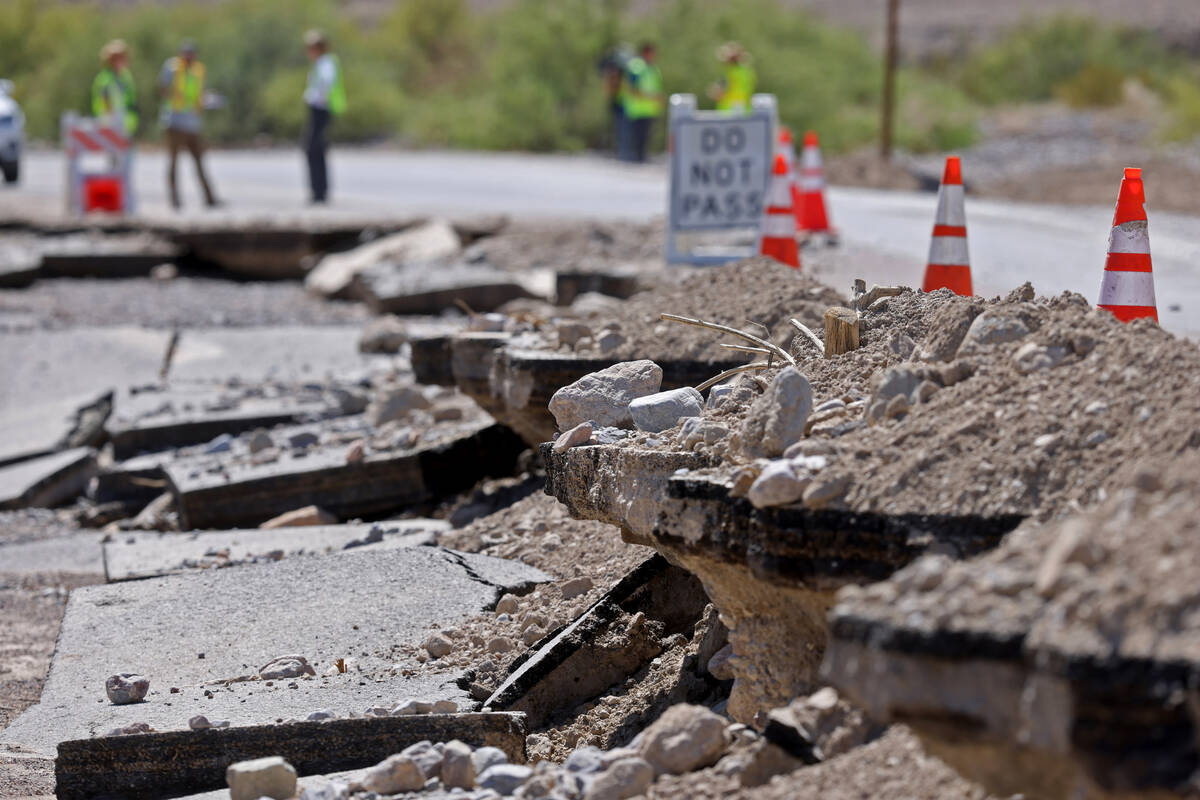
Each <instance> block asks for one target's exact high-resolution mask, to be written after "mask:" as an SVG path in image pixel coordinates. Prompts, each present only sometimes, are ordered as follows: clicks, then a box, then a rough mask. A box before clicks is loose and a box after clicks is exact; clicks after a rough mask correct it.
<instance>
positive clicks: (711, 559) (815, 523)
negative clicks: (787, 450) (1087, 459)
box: [541, 444, 1021, 724]
mask: <svg viewBox="0 0 1200 800" xmlns="http://www.w3.org/2000/svg"><path fill="white" fill-rule="evenodd" d="M541 452H542V457H543V459H544V461H545V464H546V475H547V481H546V492H547V494H550V495H552V496H554V497H556V498H558V500H559V501H560V502H562V503H563V504H564V505H566V506H567V508H568V509H569V510H570V511H571V514H572V516H575V517H577V518H580V519H597V520H600V521H602V522H608V523H610V524H613V525H617V526H618V527H620V528H621V531H622V538H624V539H625V540H626V541H631V542H636V543H640V544H648V545H650V546H651V547H654V548H655V549H656V550H658V551H659V552H660V553H662V554H664V555H665V556H667V557H668V558H669V559H670V560H671V561H672V562H673V563H677V564H679V565H680V566H682V567H683V568H685V569H687V570H689V571H691V572H692V573H693V574H695V575H696V576H698V577H699V578H700V579H701V580H702V581H703V582H704V587H705V590H706V591H707V592H708V595H709V597H710V598H711V599H712V602H713V604H714V605H715V606H716V607H717V608H718V609H719V610H720V612H721V618H722V620H723V621H725V622H726V624H727V625H728V626H729V629H730V633H729V638H730V642H731V644H732V645H733V652H734V654H735V656H736V658H735V660H734V662H733V665H734V674H735V683H734V687H733V693H732V695H731V696H730V700H729V713H730V715H731V716H732V717H733V718H734V719H736V720H738V721H741V722H745V723H747V724H749V722H750V721H752V720H753V719H754V718H755V716H756V715H757V713H758V712H759V711H767V710H769V709H771V708H775V707H778V706H780V705H784V704H786V703H787V702H789V701H790V700H791V699H793V698H795V697H797V696H799V695H801V694H804V693H807V692H809V691H811V690H812V688H813V687H814V686H815V684H816V681H817V677H818V670H819V668H820V665H821V659H822V657H823V655H824V652H825V646H826V644H827V642H828V640H829V625H828V622H827V621H826V615H827V612H828V610H829V608H830V607H831V606H832V605H833V596H834V592H835V591H836V590H837V589H839V588H841V587H843V586H847V585H851V584H854V585H857V584H866V583H872V582H874V581H878V580H882V579H884V578H886V577H887V576H889V575H890V574H892V573H893V572H894V571H896V570H898V569H900V568H902V567H904V566H906V565H907V564H909V563H910V562H911V561H913V560H915V559H917V558H918V557H920V556H921V555H922V554H924V553H925V552H927V551H928V550H929V549H930V548H936V549H938V550H939V551H942V552H947V553H953V554H954V555H955V556H957V557H967V556H970V555H973V554H976V553H979V552H983V551H985V550H987V549H989V548H991V547H995V546H996V544H998V543H999V541H1000V540H1001V538H1002V537H1003V536H1004V534H1006V533H1008V532H1009V531H1011V530H1012V529H1013V528H1015V527H1016V526H1017V525H1018V524H1019V523H1020V521H1021V517H1019V516H1016V515H1007V516H1002V517H995V518H982V517H978V516H972V515H961V516H946V515H934V514H929V515H919V514H908V515H889V514H879V513H865V512H849V511H835V510H824V511H812V510H809V509H806V508H803V507H795V508H789V507H783V508H763V509H757V508H755V507H754V506H752V505H751V504H750V502H749V501H748V500H746V499H745V498H744V497H733V496H731V494H730V489H731V486H730V485H729V484H728V483H727V482H726V481H725V480H723V479H720V478H714V477H712V476H706V475H704V474H703V472H702V470H703V469H704V468H705V467H707V466H709V464H708V463H707V462H706V460H705V457H704V456H702V455H700V454H699V453H694V452H679V451H662V450H653V449H638V448H633V447H629V448H622V447H615V446H607V445H591V446H583V447H574V448H571V449H569V450H566V451H564V452H562V453H554V452H553V451H552V449H551V447H550V446H549V445H548V444H547V445H543V446H542V449H541ZM697 472H699V473H700V474H694V473H697Z"/></svg>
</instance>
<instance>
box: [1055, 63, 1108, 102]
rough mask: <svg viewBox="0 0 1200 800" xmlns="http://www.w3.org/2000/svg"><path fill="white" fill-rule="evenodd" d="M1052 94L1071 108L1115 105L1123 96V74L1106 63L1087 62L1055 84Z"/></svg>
mask: <svg viewBox="0 0 1200 800" xmlns="http://www.w3.org/2000/svg"><path fill="white" fill-rule="evenodd" d="M1054 96H1055V97H1057V98H1058V99H1059V100H1061V101H1063V102H1064V103H1066V104H1067V105H1069V106H1071V107H1072V108H1102V107H1105V106H1115V105H1117V104H1118V103H1120V102H1121V100H1122V99H1123V98H1124V97H1125V75H1124V73H1122V72H1121V71H1120V70H1118V69H1114V68H1112V67H1110V66H1108V65H1106V64H1088V65H1087V66H1085V67H1084V68H1083V69H1081V70H1079V72H1077V73H1075V75H1074V76H1073V77H1071V78H1068V79H1067V80H1065V81H1062V82H1061V83H1059V84H1058V85H1057V86H1055V87H1054Z"/></svg>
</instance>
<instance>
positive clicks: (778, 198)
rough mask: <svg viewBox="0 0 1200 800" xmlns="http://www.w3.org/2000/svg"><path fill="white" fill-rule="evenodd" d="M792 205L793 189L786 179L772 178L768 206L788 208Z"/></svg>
mask: <svg viewBox="0 0 1200 800" xmlns="http://www.w3.org/2000/svg"><path fill="white" fill-rule="evenodd" d="M791 204H792V187H791V185H790V183H789V181H788V180H787V179H786V178H772V179H771V188H770V189H768V190H767V205H768V206H781V207H786V206H789V205H791Z"/></svg>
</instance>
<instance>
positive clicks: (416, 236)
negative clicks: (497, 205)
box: [304, 219, 462, 297]
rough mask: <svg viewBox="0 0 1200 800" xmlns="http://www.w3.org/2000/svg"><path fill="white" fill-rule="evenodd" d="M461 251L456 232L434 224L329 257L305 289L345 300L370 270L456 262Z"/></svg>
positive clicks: (308, 279) (311, 275)
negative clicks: (388, 264) (381, 266)
mask: <svg viewBox="0 0 1200 800" xmlns="http://www.w3.org/2000/svg"><path fill="white" fill-rule="evenodd" d="M461 249H462V245H461V243H460V242H459V239H458V235H457V234H456V233H455V232H454V228H453V227H452V226H451V225H450V224H449V223H448V222H446V221H445V220H440V219H438V220H432V221H430V222H428V223H426V224H424V225H418V226H417V227H415V228H410V229H408V230H405V231H401V232H400V233H394V234H391V235H390V236H383V237H381V238H379V239H376V240H375V241H373V242H370V243H368V244H364V245H362V246H360V247H356V248H355V249H353V250H349V251H347V252H345V253H334V254H331V255H327V256H325V257H324V258H322V259H321V261H320V263H318V264H317V266H316V267H315V268H314V269H313V270H312V272H310V273H308V275H307V277H305V279H304V286H305V288H306V289H308V290H309V291H310V292H314V293H316V294H320V295H323V296H325V297H345V296H347V292H348V291H349V290H350V287H351V284H352V283H353V282H354V278H355V276H357V275H358V274H359V273H360V272H362V271H363V270H365V269H367V268H368V267H371V266H374V265H376V264H379V263H382V262H392V263H405V262H408V263H430V262H433V261H437V260H440V259H446V258H452V257H453V256H455V255H457V254H458V253H459V251H460V250H461Z"/></svg>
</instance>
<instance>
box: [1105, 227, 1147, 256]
mask: <svg viewBox="0 0 1200 800" xmlns="http://www.w3.org/2000/svg"><path fill="white" fill-rule="evenodd" d="M1108 252H1110V253H1145V254H1147V255H1149V253H1150V230H1149V226H1148V225H1147V224H1146V223H1145V221H1142V220H1138V221H1137V222H1126V223H1125V224H1124V225H1117V226H1116V227H1114V228H1113V229H1112V233H1110V234H1109V235H1108Z"/></svg>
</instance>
